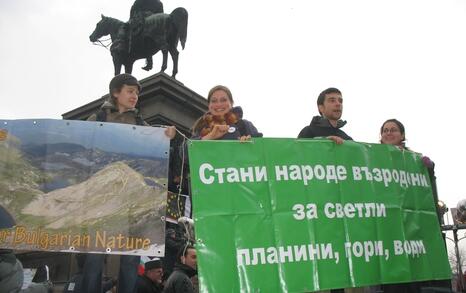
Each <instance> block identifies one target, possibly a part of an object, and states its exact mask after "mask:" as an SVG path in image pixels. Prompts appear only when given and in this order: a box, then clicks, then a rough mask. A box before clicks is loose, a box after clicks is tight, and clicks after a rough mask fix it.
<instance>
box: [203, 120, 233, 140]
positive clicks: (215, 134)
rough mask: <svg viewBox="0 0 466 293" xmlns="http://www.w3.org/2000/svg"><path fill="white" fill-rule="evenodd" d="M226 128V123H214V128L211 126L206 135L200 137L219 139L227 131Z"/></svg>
mask: <svg viewBox="0 0 466 293" xmlns="http://www.w3.org/2000/svg"><path fill="white" fill-rule="evenodd" d="M228 128H230V126H228V125H222V124H215V125H214V128H212V131H211V132H209V133H208V134H207V135H206V136H204V137H202V139H219V138H221V137H223V136H224V135H225V133H227V131H228Z"/></svg>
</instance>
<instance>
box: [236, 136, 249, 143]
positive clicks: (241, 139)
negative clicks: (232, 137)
mask: <svg viewBox="0 0 466 293" xmlns="http://www.w3.org/2000/svg"><path fill="white" fill-rule="evenodd" d="M238 139H239V141H240V142H245V141H248V140H251V136H250V135H243V136H241V137H240V138H238Z"/></svg>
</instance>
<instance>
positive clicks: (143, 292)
mask: <svg viewBox="0 0 466 293" xmlns="http://www.w3.org/2000/svg"><path fill="white" fill-rule="evenodd" d="M137 293H162V287H161V286H160V285H157V284H155V283H154V282H152V280H151V279H149V278H148V277H147V276H146V275H142V276H138V282H137Z"/></svg>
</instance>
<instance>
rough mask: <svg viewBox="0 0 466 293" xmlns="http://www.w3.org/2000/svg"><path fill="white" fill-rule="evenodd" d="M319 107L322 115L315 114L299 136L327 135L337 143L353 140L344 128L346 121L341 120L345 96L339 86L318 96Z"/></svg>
mask: <svg viewBox="0 0 466 293" xmlns="http://www.w3.org/2000/svg"><path fill="white" fill-rule="evenodd" d="M317 108H318V110H319V114H320V116H314V118H312V121H311V124H309V125H308V126H306V127H304V128H303V129H302V130H301V132H300V133H299V135H298V138H315V137H327V138H328V139H331V140H333V141H334V142H335V143H337V144H342V143H343V141H344V140H353V139H352V138H351V137H350V136H349V135H347V134H346V133H345V132H344V131H343V130H341V129H340V128H342V127H343V126H344V125H345V124H346V121H343V120H341V119H340V118H341V115H342V114H343V98H342V95H341V92H340V90H338V89H337V88H328V89H326V90H324V91H323V92H321V93H320V95H319V97H318V98H317Z"/></svg>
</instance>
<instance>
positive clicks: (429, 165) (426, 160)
mask: <svg viewBox="0 0 466 293" xmlns="http://www.w3.org/2000/svg"><path fill="white" fill-rule="evenodd" d="M421 160H422V163H423V164H424V166H426V167H427V168H433V167H434V162H432V160H431V159H430V158H429V157H428V156H423V157H422V159H421Z"/></svg>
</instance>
